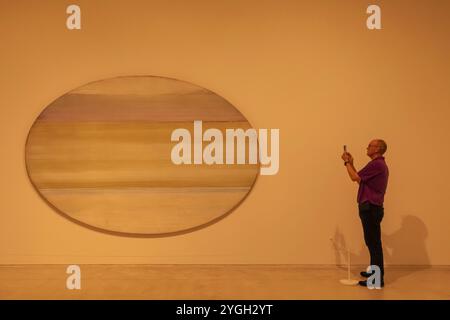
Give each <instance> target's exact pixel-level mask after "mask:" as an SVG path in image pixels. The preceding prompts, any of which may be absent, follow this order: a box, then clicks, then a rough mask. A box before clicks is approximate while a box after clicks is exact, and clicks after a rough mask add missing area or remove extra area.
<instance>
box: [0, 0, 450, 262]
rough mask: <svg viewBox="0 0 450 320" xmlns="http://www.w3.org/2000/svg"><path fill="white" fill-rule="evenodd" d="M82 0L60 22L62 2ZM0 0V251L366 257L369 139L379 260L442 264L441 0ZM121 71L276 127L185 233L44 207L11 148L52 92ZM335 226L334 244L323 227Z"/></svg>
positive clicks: (67, 255)
mask: <svg viewBox="0 0 450 320" xmlns="http://www.w3.org/2000/svg"><path fill="white" fill-rule="evenodd" d="M75 2H76V3H77V4H78V5H79V6H80V8H81V12H82V15H81V19H82V28H81V30H68V29H67V28H66V25H65V22H66V18H67V16H68V15H67V14H66V7H67V6H68V5H69V4H72V3H75ZM373 3H376V4H378V5H379V6H380V7H381V10H382V29H381V30H368V29H367V28H366V18H367V17H368V15H367V14H366V8H367V6H368V5H369V4H372V2H371V3H369V2H367V1H338V0H335V1H294V0H291V1H196V0H194V1H106V0H104V1H100V0H99V1H70V2H69V1H14V2H12V1H0V39H1V50H0V70H1V72H0V85H1V86H0V88H1V94H0V139H1V147H2V153H1V157H0V177H1V179H0V197H1V201H0V264H20V263H24V264H34V263H36V264H37V263H39V264H47V263H79V264H82V263H117V264H121V263H132V264H133V263H136V264H139V263H168V264H178V263H188V264H203V263H217V264H222V263H223V264H232V263H236V264H245V263H250V264H335V263H342V262H344V261H345V260H344V259H345V256H343V255H342V254H341V253H339V251H337V250H336V247H340V248H348V249H350V251H351V253H352V259H353V261H354V262H355V263H361V264H362V263H367V262H368V260H367V259H368V255H367V252H366V248H365V246H364V241H363V237H362V228H361V224H360V220H359V217H358V211H357V206H356V191H357V184H356V183H354V182H351V181H350V179H349V178H348V175H347V173H346V170H345V168H344V166H343V163H342V160H341V159H340V156H341V153H342V145H343V144H346V145H347V146H348V149H349V151H350V152H351V153H352V154H353V156H354V158H355V166H356V167H357V169H360V168H361V167H362V166H364V165H365V164H366V163H367V162H368V160H369V158H368V157H367V156H366V155H365V151H366V147H367V145H368V143H369V142H370V140H371V139H372V138H383V139H385V140H386V142H387V143H388V151H387V153H386V155H385V156H386V161H387V164H388V166H389V168H390V180H389V185H388V191H387V194H386V198H385V216H384V220H383V223H382V231H383V244H384V251H385V261H386V263H387V264H395V265H405V264H408V265H409V264H413V265H449V264H450V208H449V206H448V205H447V199H448V196H449V194H450V187H449V185H448V181H450V169H449V166H448V164H447V162H448V158H449V156H450V150H449V148H448V141H449V138H450V126H449V125H448V119H450V108H449V102H450V91H449V88H448V84H449V83H450V62H449V59H448V56H449V53H450V43H449V41H448V39H449V38H450V20H449V19H448V13H449V12H450V3H449V2H444V1H414V2H411V1H374V2H373ZM123 75H158V76H165V77H171V78H176V79H181V80H184V81H188V82H192V83H194V84H196V85H199V86H202V87H205V88H208V89H210V90H212V91H214V92H216V93H217V94H219V95H221V96H222V97H224V98H225V99H227V100H228V101H230V102H231V103H232V104H233V105H234V106H235V107H236V108H238V109H239V110H240V112H241V113H242V114H243V115H244V116H245V117H246V118H247V119H248V120H249V121H250V123H251V124H252V125H253V126H254V127H255V128H279V129H280V170H279V172H278V174H277V175H274V176H260V177H259V178H258V180H257V182H256V184H255V186H254V188H253V190H252V191H251V193H250V195H249V196H248V197H247V199H246V200H245V201H244V202H243V203H242V204H241V205H240V206H239V207H238V208H237V209H236V210H234V211H233V212H232V213H231V214H230V215H228V216H227V217H225V218H224V219H222V220H220V221H219V222H217V223H214V224H212V225H209V226H207V227H205V228H202V229H200V230H196V231H195V232H190V233H183V234H179V235H176V236H170V237H122V236H118V235H114V234H107V233H102V232H99V231H95V230H91V229H88V228H85V227H83V226H81V225H79V224H77V223H74V222H72V221H69V220H68V219H66V218H65V217H63V216H61V215H60V214H59V213H57V212H56V211H54V210H53V209H52V208H51V207H49V206H48V205H47V204H46V203H45V202H44V201H43V200H42V199H41V198H40V196H39V194H38V193H37V192H36V190H35V189H34V188H33V186H32V184H31V183H30V181H29V179H28V176H27V172H26V169H25V160H24V146H25V141H26V138H27V134H28V131H29V129H30V127H31V125H32V124H33V122H34V120H35V118H36V117H37V116H38V115H39V113H40V112H41V111H42V110H43V109H44V108H45V107H46V106H47V105H48V104H50V103H51V102H52V101H53V100H55V99H56V98H58V97H59V96H61V95H63V94H65V93H66V92H68V91H70V90H72V89H74V88H76V87H78V86H80V85H83V84H86V83H88V82H91V81H95V80H100V79H105V78H111V77H116V76H123ZM330 239H334V241H335V244H336V245H333V242H332V241H330Z"/></svg>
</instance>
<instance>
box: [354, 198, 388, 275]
mask: <svg viewBox="0 0 450 320" xmlns="http://www.w3.org/2000/svg"><path fill="white" fill-rule="evenodd" d="M358 207H359V217H360V218H361V223H362V226H363V231H364V241H365V242H366V246H367V248H368V249H369V253H370V264H371V265H376V266H378V267H379V268H380V271H381V276H382V277H383V276H384V262H383V248H382V245H381V226H380V224H381V220H383V216H384V208H383V207H382V206H378V205H375V204H371V203H369V202H364V203H360V204H359V205H358Z"/></svg>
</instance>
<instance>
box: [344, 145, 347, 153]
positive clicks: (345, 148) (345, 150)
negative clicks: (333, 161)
mask: <svg viewBox="0 0 450 320" xmlns="http://www.w3.org/2000/svg"><path fill="white" fill-rule="evenodd" d="M344 152H347V146H346V145H345V144H344Z"/></svg>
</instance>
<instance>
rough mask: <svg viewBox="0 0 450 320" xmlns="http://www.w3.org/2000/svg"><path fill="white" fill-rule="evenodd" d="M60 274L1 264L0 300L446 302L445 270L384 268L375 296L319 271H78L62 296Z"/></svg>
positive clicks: (61, 270) (334, 272)
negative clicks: (74, 285)
mask: <svg viewBox="0 0 450 320" xmlns="http://www.w3.org/2000/svg"><path fill="white" fill-rule="evenodd" d="M67 267H68V265H1V266H0V299H450V266H433V267H430V266H426V267H425V266H424V267H418V266H414V267H403V266H390V267H389V266H388V267H386V278H385V282H386V286H385V287H384V288H383V289H381V290H376V289H374V290H369V289H367V288H364V287H360V286H344V285H342V284H340V283H339V279H344V278H346V277H347V272H346V269H345V268H344V267H338V266H323V265H320V266H317V265H80V268H81V289H80V290H68V289H67V288H66V280H67V278H68V277H69V274H67V273H66V269H67ZM359 271H360V267H358V266H356V267H354V269H353V270H352V272H353V273H352V278H355V279H359V277H358V276H357V275H358V272H359Z"/></svg>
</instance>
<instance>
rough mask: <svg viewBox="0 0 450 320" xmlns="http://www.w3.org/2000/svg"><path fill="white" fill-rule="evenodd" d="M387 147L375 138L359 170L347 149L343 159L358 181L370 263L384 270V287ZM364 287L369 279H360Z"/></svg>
mask: <svg viewBox="0 0 450 320" xmlns="http://www.w3.org/2000/svg"><path fill="white" fill-rule="evenodd" d="M386 150H387V145H386V142H385V141H384V140H382V139H375V140H372V141H371V142H370V143H369V145H368V147H367V155H368V156H369V157H370V159H371V161H369V163H367V165H366V166H365V167H364V168H362V169H361V170H360V171H356V169H355V167H354V165H353V157H352V155H351V154H350V153H348V152H344V153H343V154H342V160H344V165H345V167H346V168H347V172H348V175H349V177H350V179H351V180H352V181H356V182H357V183H358V184H359V189H358V196H357V202H358V209H359V217H360V218H361V223H362V226H363V231H364V241H365V243H366V246H367V248H368V249H369V253H370V265H375V266H378V267H379V268H380V271H381V286H382V287H383V286H384V262H383V248H382V245H381V220H383V216H384V207H383V203H384V194H385V193H386V188H387V183H388V178H389V169H388V167H387V165H386V161H385V159H384V156H383V155H384V153H385V152H386ZM361 275H362V276H363V277H366V278H367V277H370V276H371V273H367V272H366V271H362V272H361ZM359 284H360V285H361V286H367V280H364V281H359Z"/></svg>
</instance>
